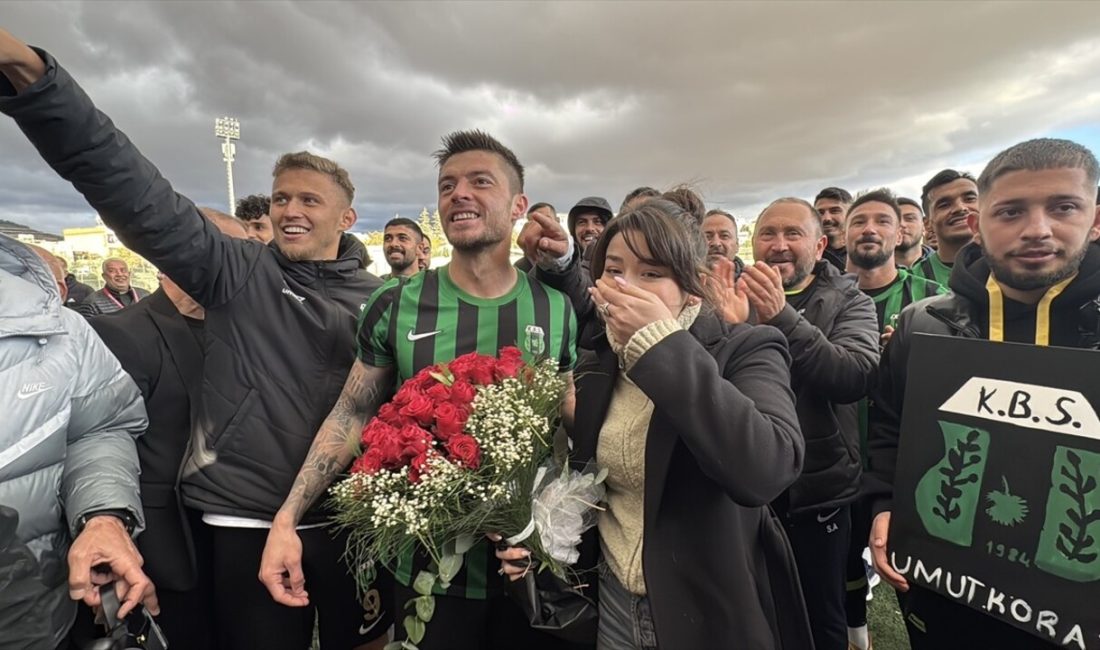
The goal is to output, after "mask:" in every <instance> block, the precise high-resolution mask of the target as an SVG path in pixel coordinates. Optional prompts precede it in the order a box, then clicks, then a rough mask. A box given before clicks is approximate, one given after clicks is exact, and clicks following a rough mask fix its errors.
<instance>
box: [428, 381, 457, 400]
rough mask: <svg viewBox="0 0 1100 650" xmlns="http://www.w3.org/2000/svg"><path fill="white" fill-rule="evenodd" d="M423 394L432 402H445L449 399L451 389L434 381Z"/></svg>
mask: <svg viewBox="0 0 1100 650" xmlns="http://www.w3.org/2000/svg"><path fill="white" fill-rule="evenodd" d="M425 395H427V396H428V397H430V398H431V399H432V401H433V402H437V403H438V402H446V401H447V400H449V399H451V389H450V388H448V387H446V386H444V385H443V384H441V383H439V382H436V383H434V384H432V385H431V386H430V387H429V388H428V390H427V392H426V393H425Z"/></svg>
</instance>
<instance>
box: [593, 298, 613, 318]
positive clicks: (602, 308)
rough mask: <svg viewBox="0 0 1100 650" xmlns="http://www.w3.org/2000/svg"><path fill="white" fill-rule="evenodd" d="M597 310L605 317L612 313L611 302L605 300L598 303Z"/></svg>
mask: <svg viewBox="0 0 1100 650" xmlns="http://www.w3.org/2000/svg"><path fill="white" fill-rule="evenodd" d="M596 310H597V311H599V312H600V313H601V314H603V317H604V318H607V317H608V316H610V315H611V303H609V302H605V303H603V304H602V305H596Z"/></svg>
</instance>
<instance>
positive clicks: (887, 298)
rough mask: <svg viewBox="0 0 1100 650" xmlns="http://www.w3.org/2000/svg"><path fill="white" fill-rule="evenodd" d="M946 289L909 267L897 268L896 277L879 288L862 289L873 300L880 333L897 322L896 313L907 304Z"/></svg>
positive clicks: (945, 291) (941, 292)
mask: <svg viewBox="0 0 1100 650" xmlns="http://www.w3.org/2000/svg"><path fill="white" fill-rule="evenodd" d="M947 292H948V291H947V289H946V288H945V287H944V286H942V285H940V284H939V283H937V282H936V281H935V280H929V279H927V278H923V277H920V276H919V275H916V274H915V273H913V271H912V270H911V269H904V268H899V269H898V277H897V278H896V279H895V280H894V281H893V282H891V283H890V284H888V285H886V286H885V287H882V288H880V289H871V290H864V292H863V293H865V294H867V295H868V296H871V300H873V301H874V302H875V312H876V314H877V315H878V330H879V333H880V334H881V333H882V332H883V331H885V330H886V326H887V325H889V326H890V327H893V326H894V325H896V324H897V319H898V314H900V313H901V310H903V309H905V308H906V307H908V306H909V305H911V304H913V303H914V302H917V301H918V300H924V299H925V298H927V297H928V296H937V295H940V294H944V293H947Z"/></svg>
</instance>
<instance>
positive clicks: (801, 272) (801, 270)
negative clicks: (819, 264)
mask: <svg viewBox="0 0 1100 650" xmlns="http://www.w3.org/2000/svg"><path fill="white" fill-rule="evenodd" d="M783 262H786V263H788V264H790V265H791V267H792V268H794V273H793V274H792V275H791V277H790V278H789V279H786V278H785V279H783V280H782V282H783V288H784V289H788V290H789V289H793V288H795V287H797V286H798V285H800V284H802V281H803V280H805V279H806V278H808V277H809V276H810V273H811V272H812V271H813V270H814V262H810V263H809V264H803V263H801V262H799V261H798V258H795V257H792V258H791V259H774V258H773V259H765V260H764V263H765V264H768V265H770V266H772V267H773V268H774V266H775V265H776V264H781V263H783Z"/></svg>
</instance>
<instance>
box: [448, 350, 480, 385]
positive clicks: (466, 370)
mask: <svg viewBox="0 0 1100 650" xmlns="http://www.w3.org/2000/svg"><path fill="white" fill-rule="evenodd" d="M477 357H478V354H477V353H476V352H470V353H468V354H464V355H462V356H461V357H458V358H457V359H455V360H454V361H452V362H450V363H448V364H447V369H448V370H450V371H451V374H452V375H454V378H455V380H456V381H457V380H460V379H461V380H464V381H469V380H470V371H471V370H472V369H473V367H474V363H475V361H476V360H477Z"/></svg>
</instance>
